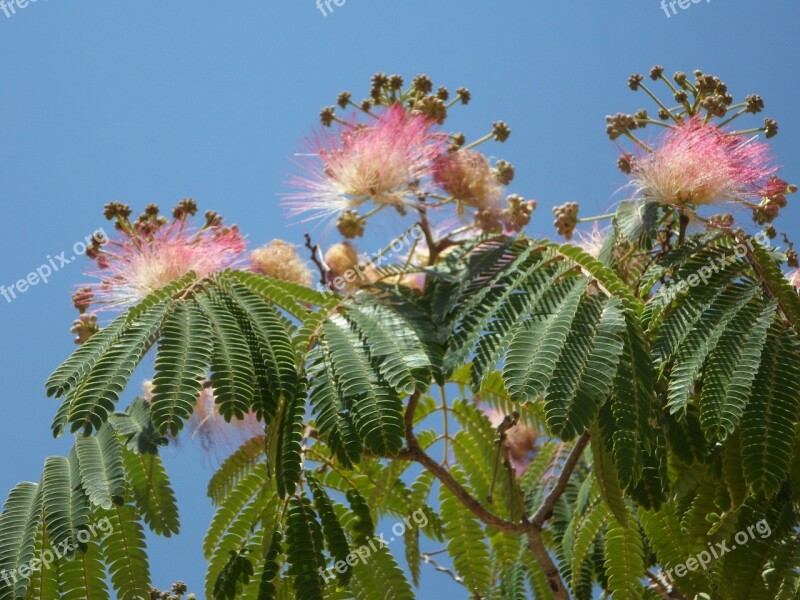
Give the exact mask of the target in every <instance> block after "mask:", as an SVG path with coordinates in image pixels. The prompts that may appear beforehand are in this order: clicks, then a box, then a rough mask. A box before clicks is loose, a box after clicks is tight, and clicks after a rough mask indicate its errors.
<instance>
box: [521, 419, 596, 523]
mask: <svg viewBox="0 0 800 600" xmlns="http://www.w3.org/2000/svg"><path fill="white" fill-rule="evenodd" d="M588 444H589V432H588V431H587V432H585V433H584V434H583V435H582V436H581V437H579V438H578V441H577V442H576V443H575V446H574V447H573V448H572V452H570V453H569V456H568V457H567V460H566V462H565V463H564V467H563V468H562V469H561V474H560V475H559V476H558V481H556V484H555V485H554V486H553V489H552V490H550V493H549V494H548V495H547V497H546V498H545V499H544V502H542V505H541V506H540V507H539V510H537V511H536V512H535V513H534V515H533V519H532V520H531V525H532V526H533V528H534V529H535V530H537V531H541V529H542V526H543V525H544V522H545V521H547V519H549V518H550V517H551V516H552V513H553V508H555V505H556V502H558V499H559V498H561V495H562V494H563V493H564V490H566V489H567V483H569V478H570V477H571V476H572V472H573V471H574V470H575V467H576V466H577V465H578V461H579V460H580V458H581V455H582V454H583V451H584V450H585V449H586V446H587V445H588Z"/></svg>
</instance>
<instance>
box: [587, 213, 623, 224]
mask: <svg viewBox="0 0 800 600" xmlns="http://www.w3.org/2000/svg"><path fill="white" fill-rule="evenodd" d="M616 216H617V213H608V214H605V215H597V216H596V217H584V218H582V219H578V223H592V222H593V221H605V220H606V219H613V218H614V217H616Z"/></svg>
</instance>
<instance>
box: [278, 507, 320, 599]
mask: <svg viewBox="0 0 800 600" xmlns="http://www.w3.org/2000/svg"><path fill="white" fill-rule="evenodd" d="M286 556H287V559H288V561H289V571H288V574H289V575H291V576H292V577H293V578H294V590H295V592H296V597H297V598H303V599H304V600H323V598H324V597H325V581H324V579H323V577H322V575H321V574H320V572H321V571H324V569H325V557H324V555H323V536H322V528H321V527H320V524H319V522H318V521H317V515H316V514H315V513H314V509H313V508H311V502H310V501H309V500H308V498H291V499H290V500H289V510H288V512H287V515H286Z"/></svg>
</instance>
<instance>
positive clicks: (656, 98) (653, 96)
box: [639, 83, 678, 123]
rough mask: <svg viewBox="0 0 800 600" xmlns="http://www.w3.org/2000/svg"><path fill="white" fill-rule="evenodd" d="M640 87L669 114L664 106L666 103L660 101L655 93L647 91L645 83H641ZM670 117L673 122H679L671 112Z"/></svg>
mask: <svg viewBox="0 0 800 600" xmlns="http://www.w3.org/2000/svg"><path fill="white" fill-rule="evenodd" d="M639 87H640V88H642V89H643V90H644V91H645V93H646V94H647V95H648V96H650V97H651V98H652V99H653V102H655V103H656V104H658V106H659V108H663V109H664V110H665V111H667V112H669V109H668V108H667V107H666V106H664V103H663V102H661V100H659V99H658V97H657V96H656V95H655V94H654V93H653V92H651V91H650V90H649V89H647V86H646V85H644V84H643V83H639ZM669 116H670V117H671V118H672V120H673V121H675V122H676V123H677V122H678V119H677V118H675V115H673V114H672V113H671V112H670V113H669Z"/></svg>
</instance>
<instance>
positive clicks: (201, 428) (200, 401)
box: [189, 387, 264, 452]
mask: <svg viewBox="0 0 800 600" xmlns="http://www.w3.org/2000/svg"><path fill="white" fill-rule="evenodd" d="M189 431H190V432H191V436H192V438H195V439H198V440H199V441H200V445H201V447H202V448H203V450H205V451H207V452H210V451H212V450H215V451H219V450H233V449H235V448H237V447H238V446H240V445H241V444H243V443H244V442H246V441H247V440H249V439H250V438H254V437H257V436H259V435H264V425H263V423H261V422H260V421H259V420H258V419H257V418H256V416H255V414H253V413H248V414H247V415H246V416H245V417H244V418H243V419H236V418H234V419H231V420H230V421H226V420H225V419H224V418H223V417H222V415H220V413H219V405H218V404H217V401H216V398H215V397H214V389H213V388H211V387H204V388H203V390H202V391H201V392H200V395H199V396H198V397H197V403H196V404H195V407H194V412H193V413H192V416H191V418H190V419H189Z"/></svg>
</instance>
